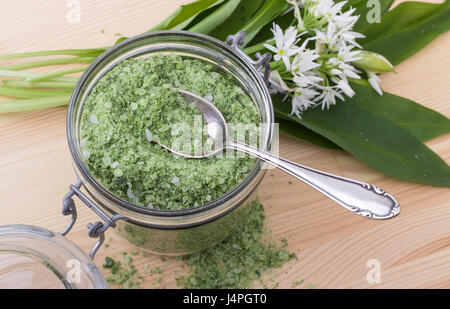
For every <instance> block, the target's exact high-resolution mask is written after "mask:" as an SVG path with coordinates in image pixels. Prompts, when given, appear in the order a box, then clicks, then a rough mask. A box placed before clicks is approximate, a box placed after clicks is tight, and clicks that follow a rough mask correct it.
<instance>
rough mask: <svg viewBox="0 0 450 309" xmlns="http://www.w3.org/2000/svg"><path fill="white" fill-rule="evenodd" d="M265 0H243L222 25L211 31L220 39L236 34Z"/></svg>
mask: <svg viewBox="0 0 450 309" xmlns="http://www.w3.org/2000/svg"><path fill="white" fill-rule="evenodd" d="M263 3H264V0H251V1H248V0H244V1H241V2H240V3H239V5H238V7H237V8H236V9H235V10H234V12H233V14H232V15H231V16H230V17H229V18H228V19H227V20H226V21H224V22H223V24H222V25H220V26H219V27H217V28H216V29H214V30H213V31H212V32H210V33H209V35H210V36H212V37H215V38H216V39H218V40H221V41H225V40H226V38H227V37H228V35H230V34H235V33H237V32H239V30H241V28H242V27H243V26H244V25H245V24H246V23H247V22H248V21H249V20H250V19H251V18H252V17H253V15H254V14H255V13H256V12H257V11H258V9H259V8H260V7H261V5H262V4H263Z"/></svg>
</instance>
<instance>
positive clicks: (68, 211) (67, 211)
mask: <svg viewBox="0 0 450 309" xmlns="http://www.w3.org/2000/svg"><path fill="white" fill-rule="evenodd" d="M82 184H83V182H82V181H81V179H80V178H78V180H77V183H76V184H75V185H70V186H69V188H70V191H69V192H68V193H67V194H66V195H65V196H64V198H63V203H62V204H63V207H62V213H63V215H64V216H68V215H72V217H71V219H70V222H69V224H67V226H66V227H65V228H64V230H62V231H61V232H60V234H61V235H62V236H65V235H66V234H67V233H69V232H70V230H71V229H72V227H73V226H74V224H75V222H76V221H77V216H78V215H77V208H76V206H75V202H74V200H73V198H72V197H73V196H74V195H76V196H77V197H78V198H79V199H80V200H81V201H82V202H83V203H84V204H85V205H86V206H87V207H89V208H90V209H92V210H93V211H94V212H95V213H96V214H97V215H98V216H99V217H100V218H101V219H102V220H103V222H101V221H98V222H96V223H95V224H92V223H89V224H88V226H87V227H88V229H89V237H92V238H98V241H97V243H96V244H95V246H94V247H93V248H92V249H91V251H90V252H89V257H90V258H91V259H94V256H95V254H96V253H97V251H98V249H99V248H100V246H101V245H102V244H103V242H104V241H105V231H106V230H107V229H108V228H110V227H116V221H118V220H120V219H125V217H124V216H122V215H119V214H116V215H114V216H113V217H109V216H108V215H107V214H106V213H105V212H104V211H103V210H101V209H100V208H99V207H98V206H97V205H95V204H94V202H92V201H91V200H90V199H89V198H88V197H87V196H86V195H85V194H84V193H83V192H81V191H80V189H81V186H82Z"/></svg>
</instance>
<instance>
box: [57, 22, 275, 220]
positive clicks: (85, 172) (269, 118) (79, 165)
mask: <svg viewBox="0 0 450 309" xmlns="http://www.w3.org/2000/svg"><path fill="white" fill-rule="evenodd" d="M158 36H180V37H184V38H192V39H196V40H200V41H203V42H205V43H210V44H213V45H215V46H217V47H219V48H221V49H222V50H224V51H226V52H227V53H229V54H231V55H232V56H233V57H235V59H236V60H238V61H239V63H240V64H241V65H243V66H244V68H245V69H246V70H248V71H249V72H250V73H251V74H252V75H253V76H252V77H254V78H255V79H256V81H257V83H258V84H259V86H260V87H259V88H260V89H261V92H262V93H261V95H262V97H263V98H265V100H264V102H263V104H264V106H265V109H266V115H265V116H266V122H267V124H269V125H267V126H265V127H266V130H267V133H266V135H265V140H264V147H266V148H267V149H270V146H271V143H272V137H273V123H274V111H273V106H272V101H271V97H270V93H269V90H268V88H267V86H266V84H265V82H264V80H263V78H262V76H261V74H260V73H259V72H258V71H257V70H256V68H255V67H254V65H253V64H252V63H250V61H249V60H248V59H246V58H245V57H243V56H242V55H241V54H240V53H238V52H236V51H235V50H234V49H233V48H231V47H230V46H229V45H227V44H226V43H224V42H222V41H220V40H217V39H215V38H213V37H210V36H208V35H204V34H200V33H194V32H189V31H182V30H176V31H174V30H161V31H153V32H148V33H144V34H140V35H137V36H133V37H131V38H129V39H127V40H124V41H122V42H120V43H118V44H116V45H114V46H113V47H111V48H110V49H108V50H106V51H105V52H104V53H102V54H101V55H100V56H98V57H97V58H96V59H95V60H94V62H93V63H92V64H91V65H90V66H89V67H88V69H87V70H86V71H85V72H84V73H83V75H82V76H81V78H80V79H79V80H78V82H77V84H76V86H75V88H74V90H73V92H72V96H71V98H70V102H69V107H68V111H67V121H66V128H67V138H68V143H69V148H70V152H71V155H72V158H73V159H74V162H75V165H76V171H77V172H79V173H81V174H82V176H83V179H85V180H87V182H88V184H89V185H90V186H92V187H93V188H95V189H96V190H98V191H100V193H101V194H102V195H103V196H104V197H106V198H107V199H108V200H110V201H111V202H113V203H115V204H118V205H120V206H121V207H123V208H125V209H127V210H131V211H133V212H136V213H140V214H144V215H151V216H156V217H176V216H186V215H192V214H197V213H202V212H205V211H208V210H211V209H213V208H215V207H217V206H219V205H221V204H222V203H223V202H224V201H227V200H229V199H232V198H233V197H234V196H236V195H237V194H239V193H240V192H241V191H242V190H243V189H244V188H246V187H247V186H248V185H249V184H250V183H251V182H252V181H253V180H254V179H255V177H256V176H257V175H258V173H259V172H260V170H261V160H259V159H256V163H255V165H254V166H253V168H252V170H251V171H250V172H249V173H248V174H247V176H246V177H245V178H244V180H243V181H241V182H240V183H239V184H238V185H236V186H235V187H234V188H232V189H231V190H230V191H228V192H227V193H226V194H224V195H222V196H220V197H219V198H217V199H215V200H212V201H210V202H208V203H205V204H203V205H199V206H195V207H191V208H186V209H177V210H159V209H150V208H146V207H142V206H138V205H136V204H133V203H131V202H128V201H126V200H124V199H122V198H120V197H118V196H117V195H115V194H113V193H112V192H110V191H109V190H108V189H106V188H105V187H104V186H103V185H102V184H101V183H99V182H98V181H97V180H96V179H95V177H93V176H92V174H91V173H90V172H89V169H88V167H87V165H86V163H85V162H84V160H83V159H82V158H81V156H80V153H79V152H78V151H77V148H76V143H77V140H76V136H75V135H74V134H73V132H74V131H73V130H72V126H73V125H74V123H73V122H72V119H73V116H74V113H75V105H76V102H77V99H78V95H79V94H80V91H81V90H82V89H83V87H84V86H87V85H89V84H90V82H89V81H88V82H87V80H88V77H89V76H90V75H91V74H93V73H94V72H95V70H96V69H97V68H98V67H99V66H101V65H102V64H103V63H104V62H105V61H107V60H110V57H111V56H114V55H115V54H116V53H118V52H120V51H121V50H123V49H125V48H126V47H127V46H129V45H131V44H133V43H136V42H138V41H141V40H146V39H152V38H155V37H158ZM115 65H117V63H116V64H115ZM86 82H87V83H86ZM255 103H256V102H255ZM82 104H84V102H83V103H82ZM258 109H260V108H258ZM236 206H237V205H236ZM109 210H110V209H109Z"/></svg>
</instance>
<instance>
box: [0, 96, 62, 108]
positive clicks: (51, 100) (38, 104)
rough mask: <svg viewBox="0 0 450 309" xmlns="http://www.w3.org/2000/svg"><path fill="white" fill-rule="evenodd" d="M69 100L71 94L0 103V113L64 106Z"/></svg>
mask: <svg viewBox="0 0 450 309" xmlns="http://www.w3.org/2000/svg"><path fill="white" fill-rule="evenodd" d="M69 100H70V94H65V95H60V96H50V97H45V98H36V99H26V100H11V101H0V113H15V112H24V111H30V110H36V109H44V108H50V107H55V106H62V105H66V104H67V103H68V102H69Z"/></svg>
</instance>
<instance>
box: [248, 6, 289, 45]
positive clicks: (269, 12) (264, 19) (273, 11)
mask: <svg viewBox="0 0 450 309" xmlns="http://www.w3.org/2000/svg"><path fill="white" fill-rule="evenodd" d="M289 6H290V4H289V3H288V2H287V1H285V0H267V1H266V2H265V3H264V5H263V6H262V7H261V9H259V10H258V13H256V15H255V16H253V18H252V19H251V20H249V21H248V23H246V24H245V26H244V27H243V28H242V30H244V31H245V32H246V33H247V35H246V38H245V44H244V45H246V44H248V43H249V42H250V41H251V40H252V39H253V38H254V37H255V35H257V34H258V32H259V31H260V30H261V29H262V28H263V27H264V26H265V25H266V24H268V23H271V21H273V20H274V19H275V18H276V17H277V16H278V15H280V14H281V13H283V12H284V11H285V10H287V9H288V8H289Z"/></svg>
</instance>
